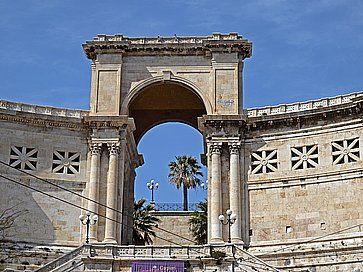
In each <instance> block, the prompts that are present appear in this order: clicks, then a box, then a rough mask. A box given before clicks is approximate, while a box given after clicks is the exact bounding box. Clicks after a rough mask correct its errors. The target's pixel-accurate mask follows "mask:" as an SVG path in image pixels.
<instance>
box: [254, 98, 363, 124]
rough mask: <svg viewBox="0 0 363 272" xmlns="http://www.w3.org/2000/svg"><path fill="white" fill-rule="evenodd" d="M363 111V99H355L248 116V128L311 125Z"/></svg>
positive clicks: (355, 114) (347, 116) (356, 114)
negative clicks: (288, 111)
mask: <svg viewBox="0 0 363 272" xmlns="http://www.w3.org/2000/svg"><path fill="white" fill-rule="evenodd" d="M362 112H363V99H355V100H354V101H353V100H352V101H351V102H349V103H343V104H337V105H332V106H327V107H320V108H316V109H309V110H304V111H296V112H291V113H284V114H275V115H261V116H257V117H250V116H249V117H248V118H247V130H248V131H250V130H252V131H255V130H261V129H262V130H268V129H269V128H272V127H279V126H297V127H298V128H301V127H302V126H304V125H307V126H309V125H310V124H314V123H315V122H317V121H328V122H329V121H331V122H336V118H349V116H355V117H357V116H360V115H362Z"/></svg>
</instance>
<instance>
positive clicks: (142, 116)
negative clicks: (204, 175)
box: [83, 33, 252, 243]
mask: <svg viewBox="0 0 363 272" xmlns="http://www.w3.org/2000/svg"><path fill="white" fill-rule="evenodd" d="M83 48H84V51H85V53H86V55H87V56H88V58H90V59H91V60H92V88H91V110H90V114H89V116H88V117H87V122H89V124H90V127H92V131H93V132H92V134H91V136H90V139H89V142H90V145H91V148H92V150H93V151H92V155H91V169H90V173H91V175H90V182H89V191H90V194H89V196H90V197H91V198H92V199H94V200H98V194H99V193H98V191H99V186H100V185H99V183H100V182H99V180H100V176H101V175H102V173H100V172H99V169H101V172H102V170H103V169H108V170H107V173H108V174H107V186H106V191H107V199H106V203H107V205H108V206H110V207H112V208H121V209H122V210H123V211H124V212H125V213H127V212H130V211H131V210H130V209H131V207H130V206H129V205H128V203H132V199H131V197H133V193H132V192H133V183H134V175H135V174H134V170H135V168H136V167H137V166H139V165H140V164H142V163H143V160H142V157H141V156H140V155H138V153H137V149H136V145H137V143H138V141H139V140H140V138H141V137H142V135H143V134H144V133H145V132H146V131H147V130H148V129H150V128H152V127H153V126H155V125H157V124H160V123H163V122H167V121H179V122H183V123H186V124H189V125H191V126H193V127H195V128H197V129H199V130H200V131H201V132H202V133H203V135H204V142H205V154H206V159H205V163H206V164H207V166H208V169H209V170H208V178H209V180H211V185H210V189H209V193H208V198H209V209H210V213H209V226H210V234H209V240H210V242H212V243H220V242H223V239H226V235H227V234H226V230H223V229H222V227H221V224H220V223H219V220H218V216H219V214H220V213H221V212H222V210H225V209H228V208H231V209H232V210H233V211H234V212H235V213H236V214H237V215H238V219H237V222H236V223H235V224H234V225H233V228H232V239H233V241H235V242H239V243H242V240H243V236H244V233H245V232H243V231H242V230H243V228H242V226H243V225H245V212H244V211H243V207H244V205H243V199H244V196H243V190H242V187H241V186H240V156H241V152H240V144H241V143H240V141H241V132H240V125H241V122H243V118H241V116H242V113H243V109H242V98H243V96H242V70H243V61H244V59H245V58H248V57H250V56H251V50H252V45H251V43H250V42H248V41H247V40H245V39H243V38H242V37H241V36H239V35H237V34H235V33H231V34H227V35H221V34H213V35H212V36H208V37H184V38H176V37H173V38H155V39H154V38H148V39H140V38H127V37H124V36H122V35H115V36H107V35H99V36H98V37H97V38H95V39H94V40H93V41H88V42H86V43H85V44H84V45H83ZM106 145H107V146H108V149H109V158H108V166H107V165H106V166H105V167H102V166H101V161H102V158H101V154H103V153H102V148H104V146H106ZM222 169H224V170H225V169H227V170H228V172H229V176H228V179H229V180H226V179H227V176H225V175H222ZM222 184H229V185H228V186H229V187H230V188H229V190H228V191H225V190H224V189H223V188H222V186H225V185H222ZM118 188H119V189H120V190H119V192H124V195H123V196H121V195H119V192H117V191H118ZM125 192H128V193H125ZM89 208H90V209H91V210H92V211H94V212H95V213H98V212H99V211H98V208H99V207H97V205H95V204H94V203H92V202H91V203H90V207H89ZM107 213H108V216H107V217H109V218H113V219H115V220H116V219H117V218H116V217H117V215H116V213H114V212H112V210H110V211H109V210H106V215H107ZM123 220H126V221H127V220H128V219H127V218H124V219H123ZM101 225H102V223H101ZM103 232H104V235H103ZM117 233H118V231H117V227H116V224H115V223H114V222H112V221H110V220H106V221H105V226H104V231H103V230H102V231H101V227H98V228H97V226H95V227H94V228H93V232H92V239H94V240H100V239H101V240H102V239H103V241H105V242H114V243H116V242H118V243H130V239H131V237H130V235H129V234H128V231H127V230H123V236H120V237H118V236H117Z"/></svg>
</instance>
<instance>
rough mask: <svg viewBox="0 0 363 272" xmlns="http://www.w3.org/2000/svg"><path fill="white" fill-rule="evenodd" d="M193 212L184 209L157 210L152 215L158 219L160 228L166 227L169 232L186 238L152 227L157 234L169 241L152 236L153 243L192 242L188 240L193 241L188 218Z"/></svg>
mask: <svg viewBox="0 0 363 272" xmlns="http://www.w3.org/2000/svg"><path fill="white" fill-rule="evenodd" d="M192 213H193V212H184V211H181V212H180V211H165V212H161V211H157V212H154V215H155V216H156V217H157V218H159V219H160V222H159V223H158V226H159V227H160V228H162V229H166V230H168V231H170V232H173V233H176V234H177V235H179V236H181V237H184V238H187V239H188V240H186V239H182V238H181V237H178V236H175V235H171V234H169V233H166V232H164V231H162V230H160V229H154V230H155V233H156V235H157V236H159V237H161V238H164V239H166V240H169V241H171V242H168V241H165V240H162V239H160V238H154V239H153V244H155V245H173V244H174V245H175V243H176V244H181V245H190V244H193V243H192V242H191V241H190V240H192V241H194V238H193V235H192V233H191V231H190V224H189V219H190V217H191V215H192Z"/></svg>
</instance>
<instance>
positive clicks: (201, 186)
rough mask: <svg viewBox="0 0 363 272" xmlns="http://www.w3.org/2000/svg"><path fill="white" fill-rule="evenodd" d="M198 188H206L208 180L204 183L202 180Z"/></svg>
mask: <svg viewBox="0 0 363 272" xmlns="http://www.w3.org/2000/svg"><path fill="white" fill-rule="evenodd" d="M200 188H202V190H208V180H206V181H205V183H204V182H203V183H202V184H201V185H200Z"/></svg>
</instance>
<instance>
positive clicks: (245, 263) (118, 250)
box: [35, 244, 279, 272]
mask: <svg viewBox="0 0 363 272" xmlns="http://www.w3.org/2000/svg"><path fill="white" fill-rule="evenodd" d="M85 259H87V260H88V264H91V265H90V266H89V267H87V268H88V269H90V270H91V271H92V270H94V271H96V270H97V268H96V267H97V263H102V264H106V266H107V264H108V265H111V263H112V262H113V261H117V262H120V263H122V262H124V263H126V264H127V266H129V268H128V269H129V270H130V271H131V267H130V264H131V263H132V261H135V260H147V261H152V260H181V261H186V262H190V263H193V262H194V263H197V262H199V261H200V260H203V262H205V263H206V264H207V266H208V270H211V269H212V270H216V269H217V270H216V271H221V272H256V271H271V272H277V271H279V270H277V269H276V268H274V267H273V266H271V265H269V264H267V263H265V262H264V261H263V260H261V259H259V258H257V257H255V256H254V255H252V254H250V253H248V252H247V251H246V250H244V249H243V248H241V247H238V246H235V245H232V244H225V245H218V246H211V245H204V246H185V247H184V246H183V247H180V246H117V245H102V244H96V245H82V246H80V247H78V248H76V249H74V250H73V251H71V252H69V253H67V254H65V255H63V256H61V257H59V258H57V259H55V260H53V261H51V262H49V263H48V264H46V265H44V266H43V267H41V268H39V269H37V270H35V271H36V272H70V271H74V272H78V271H84V270H85V267H84V263H83V261H84V260H85ZM92 263H94V265H95V266H94V269H93V268H92ZM191 271H193V272H194V271H195V272H200V271H202V270H201V269H200V268H199V265H196V264H195V265H192V269H191Z"/></svg>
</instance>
